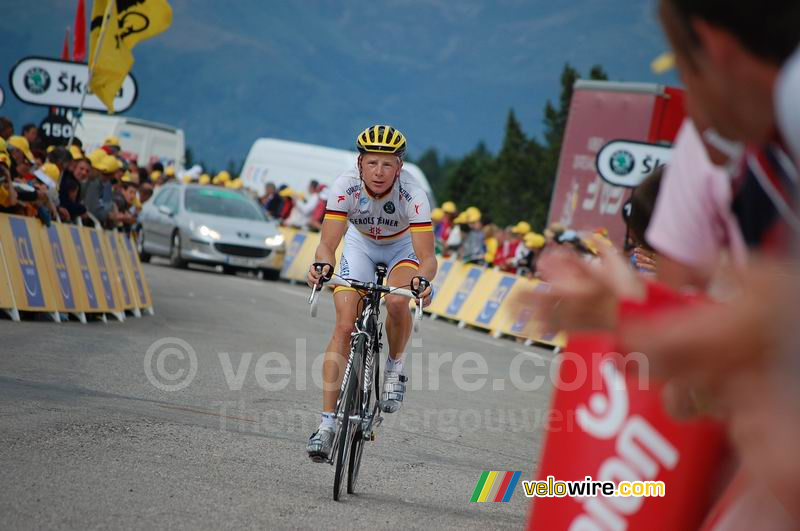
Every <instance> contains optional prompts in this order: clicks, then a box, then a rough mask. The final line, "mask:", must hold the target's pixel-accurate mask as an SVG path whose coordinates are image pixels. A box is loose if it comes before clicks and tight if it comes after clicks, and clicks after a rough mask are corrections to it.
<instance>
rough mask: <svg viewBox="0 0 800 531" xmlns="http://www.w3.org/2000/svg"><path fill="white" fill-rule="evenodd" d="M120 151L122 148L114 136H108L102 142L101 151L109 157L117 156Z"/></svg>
mask: <svg viewBox="0 0 800 531" xmlns="http://www.w3.org/2000/svg"><path fill="white" fill-rule="evenodd" d="M121 149H122V147H121V146H120V145H119V137H118V136H116V135H111V136H108V137H106V139H105V140H104V141H103V150H104V151H105V152H106V153H108V154H109V155H117V154H119V152H120V150H121Z"/></svg>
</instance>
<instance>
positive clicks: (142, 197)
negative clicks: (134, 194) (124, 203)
mask: <svg viewBox="0 0 800 531" xmlns="http://www.w3.org/2000/svg"><path fill="white" fill-rule="evenodd" d="M151 197H153V184H152V183H150V182H147V181H145V182H144V183H142V184H140V185H139V202H140V203H142V204H144V203H146V202H148V201H149V200H150V198H151Z"/></svg>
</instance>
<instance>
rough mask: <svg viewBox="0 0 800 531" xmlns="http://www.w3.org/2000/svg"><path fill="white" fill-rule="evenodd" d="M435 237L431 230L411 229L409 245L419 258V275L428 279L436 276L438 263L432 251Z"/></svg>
mask: <svg viewBox="0 0 800 531" xmlns="http://www.w3.org/2000/svg"><path fill="white" fill-rule="evenodd" d="M434 244H435V238H434V236H433V231H412V232H411V245H412V246H413V247H414V254H416V255H417V258H418V259H419V273H418V274H419V276H421V277H425V278H426V279H427V280H428V281H431V280H433V277H435V276H436V270H437V269H438V268H439V263H438V262H437V261H436V253H435V251H434Z"/></svg>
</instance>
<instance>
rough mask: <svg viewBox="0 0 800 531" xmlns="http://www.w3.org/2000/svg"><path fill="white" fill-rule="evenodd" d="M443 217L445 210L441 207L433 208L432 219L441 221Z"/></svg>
mask: <svg viewBox="0 0 800 531" xmlns="http://www.w3.org/2000/svg"><path fill="white" fill-rule="evenodd" d="M443 217H444V211H443V210H442V209H441V208H434V209H433V210H431V221H440V220H441V219H442V218H443Z"/></svg>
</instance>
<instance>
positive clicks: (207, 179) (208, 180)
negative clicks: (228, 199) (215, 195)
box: [197, 173, 211, 186]
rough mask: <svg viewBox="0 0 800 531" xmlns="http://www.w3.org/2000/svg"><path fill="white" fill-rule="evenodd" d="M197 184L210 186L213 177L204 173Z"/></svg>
mask: <svg viewBox="0 0 800 531" xmlns="http://www.w3.org/2000/svg"><path fill="white" fill-rule="evenodd" d="M197 184H199V185H201V186H206V185H208V184H211V176H210V175H209V174H207V173H204V174H203V175H201V176H200V178H199V179H198V180H197Z"/></svg>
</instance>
